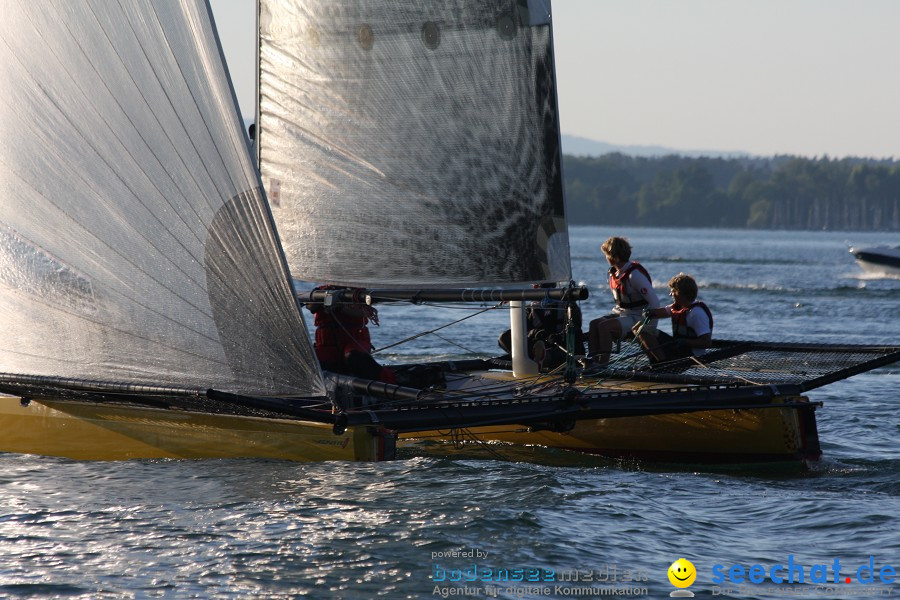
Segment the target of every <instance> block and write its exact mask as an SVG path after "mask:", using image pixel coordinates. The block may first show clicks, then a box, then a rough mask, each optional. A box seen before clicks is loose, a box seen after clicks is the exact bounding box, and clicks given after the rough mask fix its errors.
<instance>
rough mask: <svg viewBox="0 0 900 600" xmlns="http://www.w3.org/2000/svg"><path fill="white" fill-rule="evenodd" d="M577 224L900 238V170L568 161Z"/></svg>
mask: <svg viewBox="0 0 900 600" xmlns="http://www.w3.org/2000/svg"><path fill="white" fill-rule="evenodd" d="M563 168H564V177H565V186H566V195H567V210H568V216H569V222H570V223H585V224H598V225H601V224H602V225H647V226H665V227H688V226H690V227H735V228H743V227H749V228H759V229H835V230H856V231H862V230H881V231H898V230H900V162H898V161H894V160H874V159H862V158H844V159H839V160H838V159H829V158H828V157H827V156H826V157H822V158H801V157H796V156H775V157H771V158H751V157H740V158H716V157H699V158H693V157H685V156H679V155H670V156H662V157H637V156H627V155H624V154H618V153H614V154H605V155H602V156H598V157H577V156H569V155H566V156H564V158H563Z"/></svg>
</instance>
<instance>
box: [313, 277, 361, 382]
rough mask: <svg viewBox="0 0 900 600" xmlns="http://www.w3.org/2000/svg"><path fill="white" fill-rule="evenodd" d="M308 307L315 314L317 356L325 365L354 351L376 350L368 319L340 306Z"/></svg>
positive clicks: (324, 287)
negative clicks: (350, 312) (373, 346)
mask: <svg viewBox="0 0 900 600" xmlns="http://www.w3.org/2000/svg"><path fill="white" fill-rule="evenodd" d="M333 288H335V286H321V287H318V288H316V289H317V290H321V289H333ZM308 308H309V310H310V312H312V313H313V314H314V315H315V320H314V323H315V326H316V336H315V345H314V347H315V351H316V358H318V359H319V362H320V363H322V364H323V365H328V364H334V363H342V362H343V361H344V359H345V357H346V356H347V353H348V352H350V351H352V350H357V351H359V352H365V353H366V354H368V353H370V352H371V351H372V338H371V335H370V334H369V328H368V327H367V326H366V325H368V323H369V319H368V318H366V317H365V316H362V315H360V316H355V315H348V314H344V313H343V312H342V311H341V309H340V307H339V306H338V307H335V308H334V309H332V310H328V309H326V308H325V307H324V306H323V305H321V304H312V305H308Z"/></svg>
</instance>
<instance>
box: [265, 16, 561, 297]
mask: <svg viewBox="0 0 900 600" xmlns="http://www.w3.org/2000/svg"><path fill="white" fill-rule="evenodd" d="M259 7H260V9H259V10H260V13H259V61H260V62H259V115H258V121H257V129H256V130H257V136H258V138H257V139H258V145H257V148H258V154H259V161H260V170H261V173H262V178H263V183H264V184H265V185H266V189H267V191H268V192H269V199H270V203H271V205H272V212H273V214H274V216H275V219H276V222H277V224H278V229H279V234H280V235H281V238H282V241H283V243H284V247H285V252H286V254H287V257H288V261H289V263H290V265H291V271H292V273H293V275H294V276H295V277H297V278H299V279H303V280H307V281H317V282H330V283H338V284H343V285H353V286H395V287H396V286H427V287H447V286H460V285H463V286H480V285H494V284H526V283H532V282H536V281H567V280H569V279H570V278H571V267H570V262H569V244H568V232H567V227H566V222H565V207H564V199H563V189H562V174H561V155H560V145H559V126H558V117H557V102H556V92H555V89H556V86H555V75H554V73H555V67H554V62H553V50H552V33H551V27H550V7H549V1H544V0H451V1H446V2H422V1H421V0H261V1H260V2H259Z"/></svg>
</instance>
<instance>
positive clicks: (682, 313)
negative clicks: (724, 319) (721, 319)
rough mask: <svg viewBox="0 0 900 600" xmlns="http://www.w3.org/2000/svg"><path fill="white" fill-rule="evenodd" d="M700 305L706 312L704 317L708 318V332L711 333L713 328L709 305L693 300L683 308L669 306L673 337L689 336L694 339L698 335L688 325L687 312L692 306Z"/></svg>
mask: <svg viewBox="0 0 900 600" xmlns="http://www.w3.org/2000/svg"><path fill="white" fill-rule="evenodd" d="M697 307H700V308H702V309H703V311H704V312H705V313H706V317H707V318H708V319H709V332H710V333H712V329H713V316H712V312H710V310H709V307H708V306H706V305H705V304H704V303H702V302H700V301H699V300H698V301H697V302H694V303H693V304H691V305H690V306H685V307H684V308H671V309H670V310H671V312H672V337H675V338H691V339H696V338H698V337H700V336H699V335H697V332H696V331H694V329H693V328H692V327H688V324H687V318H688V313H690V312H691V311H692V310H693V309H694V308H697Z"/></svg>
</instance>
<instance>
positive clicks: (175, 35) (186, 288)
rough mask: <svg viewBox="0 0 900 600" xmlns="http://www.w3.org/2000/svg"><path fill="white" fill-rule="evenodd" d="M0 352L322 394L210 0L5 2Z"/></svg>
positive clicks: (161, 378) (168, 379) (100, 371)
mask: <svg viewBox="0 0 900 600" xmlns="http://www.w3.org/2000/svg"><path fill="white" fill-rule="evenodd" d="M0 83H2V85H0V135H2V136H3V139H4V140H6V141H7V142H8V143H6V144H4V146H2V148H0V208H2V211H0V334H2V336H3V340H4V343H3V344H2V345H0V366H2V368H0V371H3V372H5V373H12V374H18V375H21V376H23V377H25V376H27V377H50V378H57V379H61V380H69V379H71V380H79V381H110V382H118V384H122V385H127V386H137V387H141V386H149V387H159V386H163V387H166V386H168V387H183V388H187V389H194V388H197V389H207V388H215V389H220V390H224V391H227V392H232V393H238V394H247V395H255V396H287V395H292V396H320V395H322V394H323V393H324V384H323V381H322V378H321V372H320V370H319V367H318V365H317V363H316V361H315V357H314V356H313V353H312V349H311V347H310V344H309V336H308V333H307V331H306V328H305V325H304V323H303V320H302V317H301V315H300V313H299V310H298V308H297V305H296V300H295V298H294V297H293V294H292V291H291V287H290V277H289V274H288V272H287V268H286V265H285V263H284V261H283V258H282V256H283V255H282V250H281V248H280V245H279V241H278V236H277V234H276V232H275V230H274V224H273V223H272V220H271V216H270V213H269V210H268V206H267V203H266V199H265V194H264V192H263V190H262V188H261V185H260V180H259V177H258V175H257V173H256V171H255V169H254V167H253V164H252V160H251V157H250V154H249V151H248V146H247V144H246V138H245V136H244V133H243V131H242V127H241V125H240V118H239V115H238V111H237V107H236V105H235V101H234V95H233V92H232V90H231V87H230V82H229V81H228V78H227V73H226V70H225V68H224V65H223V63H222V59H221V50H220V48H219V46H218V41H217V38H216V35H215V30H214V25H213V23H212V20H211V16H210V13H209V7H208V5H207V3H206V2H205V0H122V1H121V2H117V3H115V4H113V5H109V4H108V3H106V2H103V1H100V0H84V1H80V2H77V3H73V2H68V1H64V0H59V1H56V2H54V1H47V2H40V3H16V4H11V5H9V6H6V7H4V19H3V20H2V21H0Z"/></svg>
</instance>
